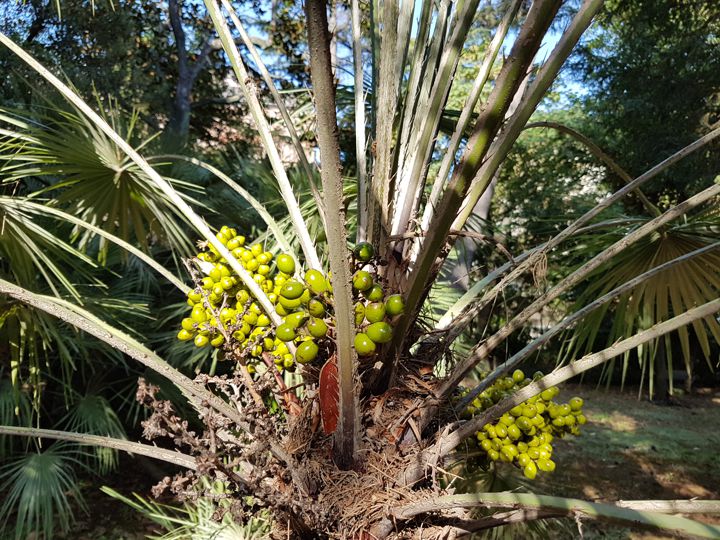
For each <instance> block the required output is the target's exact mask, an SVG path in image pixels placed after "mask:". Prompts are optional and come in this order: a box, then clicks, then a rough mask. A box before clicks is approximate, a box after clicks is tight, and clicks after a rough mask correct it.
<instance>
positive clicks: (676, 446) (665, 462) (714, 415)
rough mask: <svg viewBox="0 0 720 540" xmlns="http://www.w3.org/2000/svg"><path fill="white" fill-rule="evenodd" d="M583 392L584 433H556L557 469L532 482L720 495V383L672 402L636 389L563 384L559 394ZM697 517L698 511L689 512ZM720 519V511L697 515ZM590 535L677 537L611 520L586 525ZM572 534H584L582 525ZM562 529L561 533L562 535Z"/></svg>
mask: <svg viewBox="0 0 720 540" xmlns="http://www.w3.org/2000/svg"><path fill="white" fill-rule="evenodd" d="M573 395H580V396H582V397H583V398H584V399H585V406H584V409H585V411H586V416H587V417H588V423H587V424H586V425H585V426H584V429H583V434H582V436H580V437H577V438H575V437H571V438H569V439H565V440H561V441H557V444H555V442H553V444H555V446H556V450H555V452H554V455H555V459H556V462H557V469H556V470H555V472H553V473H552V474H550V475H542V479H539V481H537V482H536V483H534V486H536V487H537V489H538V491H540V490H542V491H545V492H546V493H548V494H553V495H558V496H564V497H579V498H583V499H587V500H596V501H612V500H618V499H691V498H698V499H720V452H719V451H718V450H719V449H720V389H702V390H700V391H698V392H697V394H695V395H689V396H683V397H679V398H676V401H675V403H674V404H673V405H656V404H653V403H650V402H648V401H645V400H641V401H638V400H637V392H636V391H632V390H626V392H624V393H622V394H621V393H620V392H618V391H617V390H610V391H605V390H596V389H594V388H588V387H575V386H565V387H564V388H563V389H562V394H561V398H562V400H563V401H566V400H567V398H569V397H571V396H573ZM689 517H692V516H689ZM695 519H700V520H703V521H708V522H713V523H720V516H695ZM583 532H584V533H585V537H586V538H590V539H595V538H598V539H599V538H608V539H621V538H622V539H624V538H628V539H636V538H642V539H647V540H649V539H656V538H657V539H659V538H672V536H668V535H659V534H657V533H653V532H642V531H631V530H629V529H621V528H619V527H612V526H608V525H605V524H602V525H601V524H590V523H586V524H584V525H583ZM562 534H563V537H565V535H566V534H567V535H568V536H567V537H569V538H580V533H579V532H578V531H577V529H574V530H573V531H572V532H568V533H562ZM556 537H557V536H556Z"/></svg>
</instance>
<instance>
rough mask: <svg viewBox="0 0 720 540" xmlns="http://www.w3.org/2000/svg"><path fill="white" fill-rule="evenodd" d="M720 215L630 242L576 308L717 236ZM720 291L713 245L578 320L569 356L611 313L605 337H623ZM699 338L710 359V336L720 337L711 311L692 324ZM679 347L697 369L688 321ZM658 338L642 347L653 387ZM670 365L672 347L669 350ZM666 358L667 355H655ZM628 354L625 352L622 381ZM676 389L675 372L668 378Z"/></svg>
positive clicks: (584, 346)
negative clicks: (708, 249) (703, 252)
mask: <svg viewBox="0 0 720 540" xmlns="http://www.w3.org/2000/svg"><path fill="white" fill-rule="evenodd" d="M717 231H718V221H717V217H713V216H712V214H709V215H708V214H706V216H705V217H702V216H698V217H695V218H692V219H690V220H688V221H687V222H685V223H684V224H680V225H677V226H673V227H671V228H668V229H666V230H664V231H661V232H658V233H656V234H653V235H650V236H648V237H646V238H644V239H643V240H642V241H641V242H638V243H636V244H634V245H633V246H630V247H629V248H628V249H626V250H625V251H624V252H622V253H621V254H620V255H618V256H616V257H614V258H613V259H612V260H610V261H609V262H608V263H607V264H606V265H604V266H603V267H602V268H601V269H599V270H598V271H596V272H595V273H594V275H593V276H592V277H591V279H589V280H588V285H587V286H586V287H585V288H584V290H583V291H582V292H581V293H580V294H579V296H578V297H577V299H576V302H575V308H576V309H577V308H578V307H581V306H582V305H584V304H586V303H588V302H590V301H592V299H594V298H597V297H600V296H602V295H603V294H605V293H607V292H608V291H610V290H612V289H614V288H615V287H617V286H619V285H622V284H623V283H625V282H627V281H629V280H630V279H632V278H634V277H636V276H638V275H640V274H642V273H643V272H646V271H648V270H650V269H651V268H655V267H656V266H659V265H661V264H663V263H665V262H667V261H670V260H672V259H675V258H677V257H681V256H683V255H686V254H688V253H690V252H692V251H694V250H696V249H698V248H701V247H703V246H706V245H709V244H710V243H712V242H717ZM618 232H622V231H618V230H617V229H616V230H615V231H613V232H612V233H611V234H599V235H597V236H595V237H594V238H588V240H587V243H586V244H585V246H584V249H595V248H597V246H598V245H599V244H604V243H605V242H606V241H607V240H608V239H609V240H611V241H614V240H616V239H617V236H616V234H617V233H618ZM718 295H720V252H718V251H717V250H714V251H710V252H708V253H705V254H703V255H702V256H698V257H695V258H693V259H690V260H688V261H685V262H683V263H681V264H678V265H676V266H674V267H672V268H669V269H667V270H664V271H662V272H660V273H658V274H657V275H655V276H653V277H651V278H650V279H648V280H646V281H645V282H643V283H642V284H640V285H638V286H637V287H636V288H635V289H633V290H632V291H631V292H630V293H627V294H624V295H623V296H621V297H620V298H619V299H618V300H617V301H616V302H615V303H613V304H606V305H604V306H603V307H602V308H601V309H598V310H597V311H596V312H594V313H592V314H590V315H588V316H587V317H586V318H585V319H584V320H583V322H582V323H581V324H580V325H578V327H577V328H576V329H575V330H574V332H573V334H572V338H571V340H570V341H569V343H568V345H567V347H566V354H567V356H575V355H577V354H578V353H581V352H583V351H585V350H589V349H591V348H592V347H593V345H594V343H595V341H596V340H597V338H598V335H599V334H600V333H601V331H602V329H603V325H605V324H606V323H607V322H608V318H609V317H610V316H612V323H611V325H610V328H609V330H608V336H607V341H608V343H611V342H613V341H615V340H616V339H618V338H625V337H629V336H631V335H633V334H634V333H636V332H638V331H640V330H644V329H646V328H649V327H650V326H653V325H654V324H656V323H658V322H662V321H665V320H667V319H669V318H671V317H673V316H676V315H679V314H681V313H683V312H685V311H687V310H688V309H690V308H693V307H695V306H698V305H700V304H703V303H705V302H707V301H709V300H712V299H715V298H717V297H718ZM692 328H693V333H694V335H695V342H696V343H697V345H698V347H699V349H700V351H702V354H703V356H704V357H705V359H706V360H708V361H709V356H710V350H711V345H710V344H711V340H712V339H713V338H714V340H715V342H716V343H720V324H718V321H717V319H716V318H714V317H712V316H710V317H706V318H705V319H703V320H698V321H695V322H693V324H692ZM677 335H678V338H679V343H680V350H681V353H682V359H683V363H684V366H685V369H686V371H687V373H688V376H689V377H692V371H693V353H694V351H693V348H692V347H691V339H690V332H689V329H688V328H687V327H683V328H680V329H679V330H678V334H677ZM656 345H657V343H655V344H654V345H652V346H648V347H643V348H641V349H638V356H639V360H640V364H641V368H642V370H643V373H645V372H646V371H647V372H649V374H650V375H651V377H650V389H651V394H652V392H653V381H652V370H653V364H654V362H655V361H656V358H655V351H656ZM665 352H666V354H667V361H668V364H669V366H670V367H672V354H671V348H670V347H668V348H667V350H666V351H665ZM657 360H659V361H664V360H665V359H657ZM629 361H630V358H629V356H628V355H625V357H624V364H623V382H624V380H625V375H626V372H627V369H628V363H629ZM669 383H670V385H671V386H670V390H672V377H670V378H669Z"/></svg>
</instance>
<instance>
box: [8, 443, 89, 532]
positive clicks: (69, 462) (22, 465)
mask: <svg viewBox="0 0 720 540" xmlns="http://www.w3.org/2000/svg"><path fill="white" fill-rule="evenodd" d="M73 454H74V451H71V450H69V449H68V446H67V445H64V444H54V445H52V446H51V447H50V448H48V449H47V450H45V451H44V452H42V453H40V452H37V453H36V452H32V453H29V454H26V455H24V456H22V457H20V458H18V459H17V460H15V461H13V462H11V463H8V464H7V465H5V466H4V467H2V468H0V480H2V485H0V492H5V493H7V496H6V497H5V500H4V501H3V502H2V504H1V505H0V523H2V524H3V526H2V529H0V532H5V533H10V534H12V537H14V538H15V539H16V540H21V539H25V538H28V537H29V536H30V534H31V533H32V532H33V531H35V532H39V533H42V534H43V537H44V538H47V539H50V538H52V536H53V533H55V532H57V531H58V530H60V531H63V532H66V531H68V530H69V529H70V526H71V524H72V522H73V520H74V518H73V509H72V506H71V503H70V499H71V498H72V499H74V502H75V503H76V504H79V505H80V507H81V508H83V509H85V504H84V502H83V500H82V498H81V496H80V493H79V492H78V490H77V487H76V484H75V473H74V470H73V466H74V465H79V464H80V462H79V461H78V460H77V459H76V458H75V457H73ZM11 514H15V519H14V520H13V521H14V523H15V531H14V534H13V533H12V532H11V531H9V530H7V529H6V527H7V525H8V524H9V523H10V522H11V520H10V519H9V518H10V515H11ZM3 529H5V530H3Z"/></svg>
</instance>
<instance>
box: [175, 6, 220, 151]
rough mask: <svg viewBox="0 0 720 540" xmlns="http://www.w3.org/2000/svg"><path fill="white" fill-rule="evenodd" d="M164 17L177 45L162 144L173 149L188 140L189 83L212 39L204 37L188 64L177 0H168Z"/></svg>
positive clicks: (190, 96) (181, 145)
mask: <svg viewBox="0 0 720 540" xmlns="http://www.w3.org/2000/svg"><path fill="white" fill-rule="evenodd" d="M168 18H169V20H170V27H171V28H172V31H173V36H174V38H175V46H176V47H177V55H178V63H177V67H178V78H177V83H176V85H175V99H174V100H173V104H172V108H171V110H170V117H169V118H168V123H167V127H166V128H165V134H164V146H165V148H166V150H169V151H174V150H179V149H181V148H183V147H184V146H185V145H186V144H187V142H188V134H189V132H190V118H191V113H192V90H193V86H194V85H195V80H196V79H197V77H198V75H199V74H200V72H201V71H202V69H203V68H204V67H205V63H206V62H207V60H208V57H209V55H210V52H211V51H212V50H213V48H214V46H213V42H214V40H213V39H212V37H208V39H206V40H205V43H204V45H203V47H202V50H201V51H200V53H199V54H198V56H197V59H196V60H195V61H194V62H193V63H192V64H191V63H190V62H189V60H188V49H187V40H186V37H185V29H184V28H183V21H182V14H181V10H180V6H179V4H178V1H177V0H169V1H168Z"/></svg>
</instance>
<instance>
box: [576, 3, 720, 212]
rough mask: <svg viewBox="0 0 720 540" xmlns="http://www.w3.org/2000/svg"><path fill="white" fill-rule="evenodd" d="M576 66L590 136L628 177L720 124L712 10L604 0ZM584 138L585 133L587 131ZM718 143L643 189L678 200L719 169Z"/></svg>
mask: <svg viewBox="0 0 720 540" xmlns="http://www.w3.org/2000/svg"><path fill="white" fill-rule="evenodd" d="M599 23H600V24H599V25H598V26H597V27H596V29H595V31H594V32H593V33H592V34H591V39H589V40H588V41H587V42H586V43H585V45H584V46H583V47H581V49H580V51H581V53H580V56H579V60H578V64H577V67H579V68H580V73H581V76H582V78H583V81H584V83H585V84H586V85H587V87H588V89H589V90H590V92H589V93H588V94H587V97H586V98H585V99H584V107H585V109H586V111H587V113H586V114H587V115H588V122H587V125H588V128H591V129H592V133H591V136H592V138H593V139H594V140H596V141H597V142H598V143H600V145H601V146H603V147H605V148H606V150H608V151H609V153H610V154H611V155H613V156H616V157H617V158H618V159H619V160H620V164H621V165H622V166H623V168H625V169H626V170H627V171H629V172H630V174H631V175H633V176H635V175H638V174H640V173H641V172H643V171H644V170H646V169H648V168H649V167H650V166H651V165H653V164H654V163H656V162H657V161H658V157H659V156H665V155H668V154H670V153H672V152H674V151H675V150H677V149H679V148H681V147H683V146H685V145H687V144H688V143H690V142H691V141H693V140H694V139H696V138H697V137H699V136H700V135H702V134H704V133H706V132H707V131H708V130H709V129H712V128H713V127H716V126H717V125H718V120H720V116H719V114H720V94H718V88H720V47H718V33H719V32H720V5H718V3H716V2H695V1H693V0H632V1H627V0H612V1H608V2H605V10H604V12H602V14H601V16H600V18H599ZM589 133H590V132H589ZM718 156H720V152H718V143H717V142H715V143H713V145H712V146H710V147H708V149H707V151H706V152H702V153H698V154H697V155H695V156H693V157H691V158H689V159H687V160H685V161H684V162H683V163H681V164H679V165H677V166H676V167H674V168H673V170H672V172H668V173H666V174H664V175H663V177H662V180H661V181H656V182H654V183H653V184H651V185H649V186H647V187H646V188H643V189H645V190H646V193H647V194H648V195H649V196H650V198H651V200H653V201H660V200H661V199H662V197H667V198H669V200H670V201H681V200H683V199H686V198H687V197H688V196H689V195H691V194H692V193H694V192H696V191H697V190H698V188H699V187H700V186H704V185H707V183H708V181H709V180H711V179H712V178H713V177H714V176H715V175H716V174H717V171H718V170H720V157H718Z"/></svg>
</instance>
